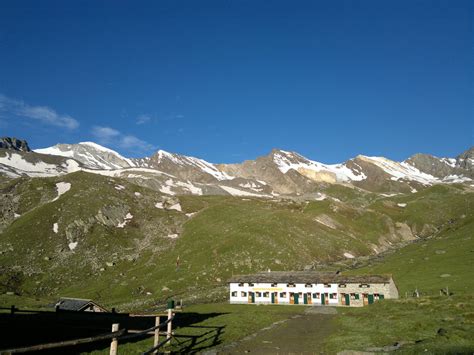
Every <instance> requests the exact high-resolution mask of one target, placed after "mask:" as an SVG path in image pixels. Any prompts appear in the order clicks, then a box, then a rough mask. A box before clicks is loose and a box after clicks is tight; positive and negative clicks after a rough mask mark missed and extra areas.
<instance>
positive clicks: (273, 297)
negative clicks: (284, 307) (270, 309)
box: [272, 292, 275, 303]
mask: <svg viewBox="0 0 474 355" xmlns="http://www.w3.org/2000/svg"><path fill="white" fill-rule="evenodd" d="M272 303H275V294H274V293H273V292H272Z"/></svg>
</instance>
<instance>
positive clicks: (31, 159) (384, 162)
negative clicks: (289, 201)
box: [0, 137, 474, 199]
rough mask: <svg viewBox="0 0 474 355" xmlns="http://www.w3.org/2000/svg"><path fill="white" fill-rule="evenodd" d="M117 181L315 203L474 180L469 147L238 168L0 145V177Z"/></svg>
mask: <svg viewBox="0 0 474 355" xmlns="http://www.w3.org/2000/svg"><path fill="white" fill-rule="evenodd" d="M79 170H82V171H85V172H88V173H94V174H100V175H105V176H114V177H121V178H126V179H129V180H131V181H132V182H135V183H137V184H139V185H143V186H146V187H150V188H152V189H155V190H157V191H161V192H162V193H165V194H168V195H182V194H193V195H234V196H255V197H267V198H273V197H277V196H301V197H302V198H305V199H312V198H318V197H319V196H320V195H319V193H320V192H321V191H322V190H324V189H325V188H326V187H328V186H330V185H334V184H339V185H345V186H349V187H352V188H356V189H363V190H366V191H370V192H378V193H386V194H387V193H388V194H389V193H405V192H416V191H418V190H421V189H423V188H426V187H428V186H432V185H435V184H449V183H467V184H472V183H473V179H474V147H471V148H470V149H468V150H466V151H465V152H463V153H461V154H459V155H458V156H457V157H453V158H438V157H435V156H432V155H429V154H415V155H413V156H411V157H410V158H408V159H406V160H405V161H402V162H396V161H392V160H390V159H387V158H384V157H369V156H364V155H358V156H356V157H355V158H352V159H350V160H348V161H346V162H344V163H340V164H324V163H320V162H317V161H313V160H310V159H308V158H306V157H304V156H302V155H300V154H298V153H296V152H289V151H284V150H279V149H274V150H272V151H271V152H270V153H269V154H268V155H266V156H262V157H258V158H256V159H255V160H247V161H244V162H242V163H238V164H213V163H209V162H207V161H205V160H203V159H199V158H195V157H190V156H185V155H180V154H175V153H169V152H166V151H164V150H159V151H157V152H156V153H155V154H153V155H152V156H150V157H144V158H126V157H123V156H122V155H120V154H119V153H117V152H115V151H113V150H111V149H109V148H106V147H103V146H101V145H99V144H96V143H93V142H81V143H78V144H57V145H55V146H52V147H48V148H43V149H35V150H33V151H31V150H30V149H29V146H28V143H27V142H26V141H22V140H18V139H15V138H7V137H4V138H1V139H0V174H3V175H5V176H7V177H11V178H15V177H20V176H31V177H41V176H57V175H61V174H67V173H70V172H75V171H79Z"/></svg>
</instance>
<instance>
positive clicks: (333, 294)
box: [329, 293, 337, 300]
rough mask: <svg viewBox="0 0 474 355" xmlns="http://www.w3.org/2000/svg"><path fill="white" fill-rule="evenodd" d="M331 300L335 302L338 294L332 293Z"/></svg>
mask: <svg viewBox="0 0 474 355" xmlns="http://www.w3.org/2000/svg"><path fill="white" fill-rule="evenodd" d="M329 298H330V299H332V300H335V299H336V298H337V293H330V294H329Z"/></svg>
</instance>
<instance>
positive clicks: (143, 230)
mask: <svg viewBox="0 0 474 355" xmlns="http://www.w3.org/2000/svg"><path fill="white" fill-rule="evenodd" d="M59 181H67V182H70V183H71V185H72V188H71V190H70V191H69V192H67V193H66V194H64V195H62V196H61V197H60V198H59V199H58V200H57V201H54V202H49V201H51V199H52V198H54V197H55V193H56V192H55V183H56V182H59ZM8 184H9V185H8V186H9V187H8V189H11V185H12V184H13V185H15V186H16V188H17V190H18V191H17V193H18V194H19V195H20V196H21V199H20V206H19V211H20V213H21V214H22V216H21V217H20V218H18V219H17V220H15V221H14V222H13V223H12V224H11V225H10V226H9V227H8V228H7V229H6V230H5V231H4V233H3V234H2V238H1V240H0V251H2V250H7V252H4V253H2V254H0V261H1V264H0V265H2V266H3V267H5V266H7V268H8V272H9V273H16V275H19V277H20V279H21V280H20V282H19V286H18V287H17V289H18V290H17V292H18V293H20V294H22V295H23V296H26V297H25V298H21V299H19V298H18V297H16V298H15V297H11V296H5V295H3V296H0V302H2V303H6V304H9V303H11V302H12V300H17V302H16V304H18V305H29V304H31V303H35V304H37V303H40V302H42V301H43V303H44V302H46V301H47V302H52V301H54V300H55V298H57V297H58V296H76V297H90V298H94V299H96V300H98V301H99V302H103V303H104V304H106V305H109V306H119V307H120V306H121V305H122V306H124V307H126V308H127V309H131V308H147V307H152V306H153V304H155V303H156V302H164V301H165V300H166V299H167V298H168V297H175V298H181V297H183V298H185V299H187V300H194V301H199V300H201V301H202V300H205V301H210V300H214V301H216V300H222V299H223V297H225V295H226V280H227V279H228V277H230V276H231V275H232V274H237V273H250V272H255V271H260V270H266V269H268V268H270V269H272V270H298V269H302V268H304V267H305V266H307V265H321V263H322V264H327V263H331V262H333V261H335V260H341V259H344V258H343V256H342V254H343V253H344V252H350V253H352V254H354V255H367V254H371V253H372V252H373V251H372V247H371V245H372V244H374V245H376V244H377V243H378V241H379V239H380V236H384V235H385V236H386V235H388V234H389V231H390V223H391V221H392V220H393V221H402V222H407V223H408V224H413V225H414V226H417V227H418V228H419V229H421V228H422V225H423V224H422V223H423V222H425V223H430V224H433V225H436V226H439V225H442V224H443V223H445V221H446V219H447V218H458V217H459V215H460V214H461V212H462V211H463V210H464V209H466V208H467V206H468V204H469V199H468V197H469V196H470V197H472V196H471V195H466V194H463V193H462V190H459V189H457V188H454V187H440V188H439V187H433V188H430V189H427V190H426V191H423V192H420V193H417V194H410V195H404V196H400V197H393V198H385V199H383V200H377V199H376V198H375V196H374V194H366V195H364V193H363V192H361V191H359V190H354V189H350V188H347V187H342V186H338V187H330V188H328V189H327V190H326V191H325V193H326V194H328V195H329V194H333V195H335V196H337V198H338V199H340V200H341V201H345V202H337V201H331V200H324V201H313V202H310V203H305V202H303V203H296V202H292V201H279V202H278V201H269V200H259V199H248V198H238V197H229V196H181V197H179V199H180V202H181V205H182V207H183V213H180V212H176V211H165V210H161V209H157V208H155V207H154V204H155V203H156V201H159V200H160V198H161V195H160V194H159V193H157V192H155V191H152V190H149V189H146V188H141V187H138V186H136V185H133V184H130V183H128V182H126V181H123V180H120V179H112V178H108V177H103V176H98V175H91V174H87V173H74V174H69V175H67V176H64V177H58V178H47V179H28V180H17V181H15V182H13V183H12V182H10V183H8ZM118 184H121V185H123V186H125V189H123V190H120V191H119V190H117V189H116V186H117V185H118ZM3 188H4V189H7V188H6V187H5V186H4V187H3ZM8 189H7V190H8ZM135 192H140V193H141V196H140V197H137V196H136V195H135ZM402 201H403V202H405V203H407V204H408V205H407V207H406V208H400V207H397V206H396V203H397V202H402ZM442 201H444V202H445V203H442ZM364 205H365V206H366V207H362V206H364ZM108 206H115V207H117V206H118V207H120V206H122V207H124V206H125V207H124V208H125V209H126V211H129V212H130V213H132V214H133V216H134V218H133V220H132V221H131V222H130V223H129V224H128V225H127V226H126V227H125V228H123V229H121V228H117V227H115V226H109V227H107V226H104V225H103V224H100V223H97V222H94V223H93V224H92V225H91V226H90V228H89V229H88V231H87V233H85V234H84V235H83V236H79V237H78V238H77V239H78V242H79V244H78V247H77V249H76V250H75V251H74V252H71V251H69V250H68V246H67V245H68V240H67V239H66V237H65V228H66V226H67V225H70V224H71V223H72V222H74V221H77V220H81V221H87V220H88V219H90V218H93V217H94V216H95V215H96V214H97V212H98V210H99V209H101V208H104V207H108ZM428 207H429V208H430V210H429V211H428V212H426V211H427V209H428ZM191 212H197V213H196V214H195V215H194V216H193V217H192V218H188V217H186V216H185V215H184V213H191ZM321 215H325V216H327V217H328V218H330V219H332V220H333V221H334V223H336V224H338V227H337V228H336V229H334V228H330V227H328V226H325V225H323V224H321V223H318V222H316V221H315V218H316V217H317V216H321ZM55 222H57V223H58V224H59V233H58V234H54V233H53V231H52V225H53V223H55ZM417 223H418V224H419V226H418V225H417ZM392 224H393V223H392ZM174 232H178V233H180V237H179V238H178V239H176V240H171V239H169V238H166V235H168V234H170V233H174ZM392 239H393V238H392ZM393 241H394V243H395V242H397V239H396V238H395V239H393ZM9 247H12V248H13V251H8V248H9ZM178 257H179V259H180V267H179V269H178V270H177V269H176V260H177V258H178ZM45 258H50V259H51V260H45ZM107 262H109V263H110V262H114V263H115V266H113V267H109V266H107ZM100 268H104V269H105V270H104V271H99V269H100ZM0 281H1V280H0ZM4 290H8V288H5V287H4ZM147 292H149V293H151V295H147ZM32 299H36V301H35V302H32ZM122 308H123V307H122Z"/></svg>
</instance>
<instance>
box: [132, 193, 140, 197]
mask: <svg viewBox="0 0 474 355" xmlns="http://www.w3.org/2000/svg"><path fill="white" fill-rule="evenodd" d="M134 195H135V196H137V197H140V196H141V195H142V194H141V193H139V192H135V193H134Z"/></svg>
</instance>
